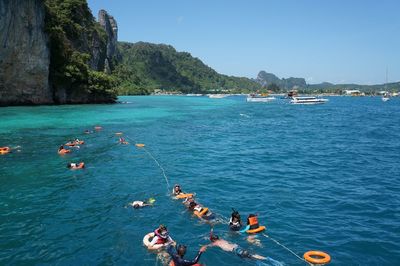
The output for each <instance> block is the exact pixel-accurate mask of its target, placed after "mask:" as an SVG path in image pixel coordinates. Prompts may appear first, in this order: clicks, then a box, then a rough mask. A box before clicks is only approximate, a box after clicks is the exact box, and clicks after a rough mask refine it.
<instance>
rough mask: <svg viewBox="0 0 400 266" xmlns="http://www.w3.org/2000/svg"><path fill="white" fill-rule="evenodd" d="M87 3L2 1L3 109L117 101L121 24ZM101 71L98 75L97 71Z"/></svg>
mask: <svg viewBox="0 0 400 266" xmlns="http://www.w3.org/2000/svg"><path fill="white" fill-rule="evenodd" d="M99 20H101V22H102V24H101V25H100V24H99V23H97V22H96V21H95V19H94V17H93V15H92V14H91V12H90V9H89V7H88V5H87V3H86V0H73V1H72V0H0V38H1V39H0V105H25V104H65V103H102V102H113V101H114V99H115V92H113V91H112V86H113V85H112V81H111V79H110V78H109V77H108V76H107V75H101V73H100V74H99V73H98V72H102V73H103V72H106V73H110V72H111V69H112V68H113V65H112V63H113V60H114V59H113V58H114V55H115V53H116V43H117V31H118V29H117V23H116V21H115V19H114V18H113V17H112V16H110V15H108V14H107V12H105V11H102V12H101V19H99ZM97 71H98V72H97Z"/></svg>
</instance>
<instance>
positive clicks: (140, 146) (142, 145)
mask: <svg viewBox="0 0 400 266" xmlns="http://www.w3.org/2000/svg"><path fill="white" fill-rule="evenodd" d="M135 146H136V147H138V148H143V147H144V146H145V145H144V144H142V143H136V144H135Z"/></svg>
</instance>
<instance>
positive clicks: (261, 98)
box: [246, 94, 276, 102]
mask: <svg viewBox="0 0 400 266" xmlns="http://www.w3.org/2000/svg"><path fill="white" fill-rule="evenodd" d="M275 99H276V98H275V97H272V96H268V95H259V94H250V95H249V96H247V98H246V101H247V102H271V101H274V100H275Z"/></svg>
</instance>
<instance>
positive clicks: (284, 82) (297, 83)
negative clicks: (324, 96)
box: [256, 71, 307, 89]
mask: <svg viewBox="0 0 400 266" xmlns="http://www.w3.org/2000/svg"><path fill="white" fill-rule="evenodd" d="M256 81H257V82H258V83H259V84H261V85H262V86H265V87H267V86H269V85H271V84H275V85H278V86H279V87H280V88H282V89H297V88H305V87H307V83H306V80H305V79H304V78H287V79H285V78H282V79H280V78H278V77H277V76H275V75H274V74H272V73H267V72H265V71H260V72H259V73H258V75H257V79H256Z"/></svg>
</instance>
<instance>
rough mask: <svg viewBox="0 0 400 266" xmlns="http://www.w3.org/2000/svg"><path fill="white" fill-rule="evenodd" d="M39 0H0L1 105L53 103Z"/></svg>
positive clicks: (48, 58) (45, 37)
mask: <svg viewBox="0 0 400 266" xmlns="http://www.w3.org/2000/svg"><path fill="white" fill-rule="evenodd" d="M44 18H45V8H44V4H43V1H41V0H1V1H0V105H14V104H48V103H52V102H53V99H52V90H51V88H50V87H49V81H48V79H49V62H50V52H49V47H48V37H47V35H46V34H45V33H44V26H45V25H44Z"/></svg>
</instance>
